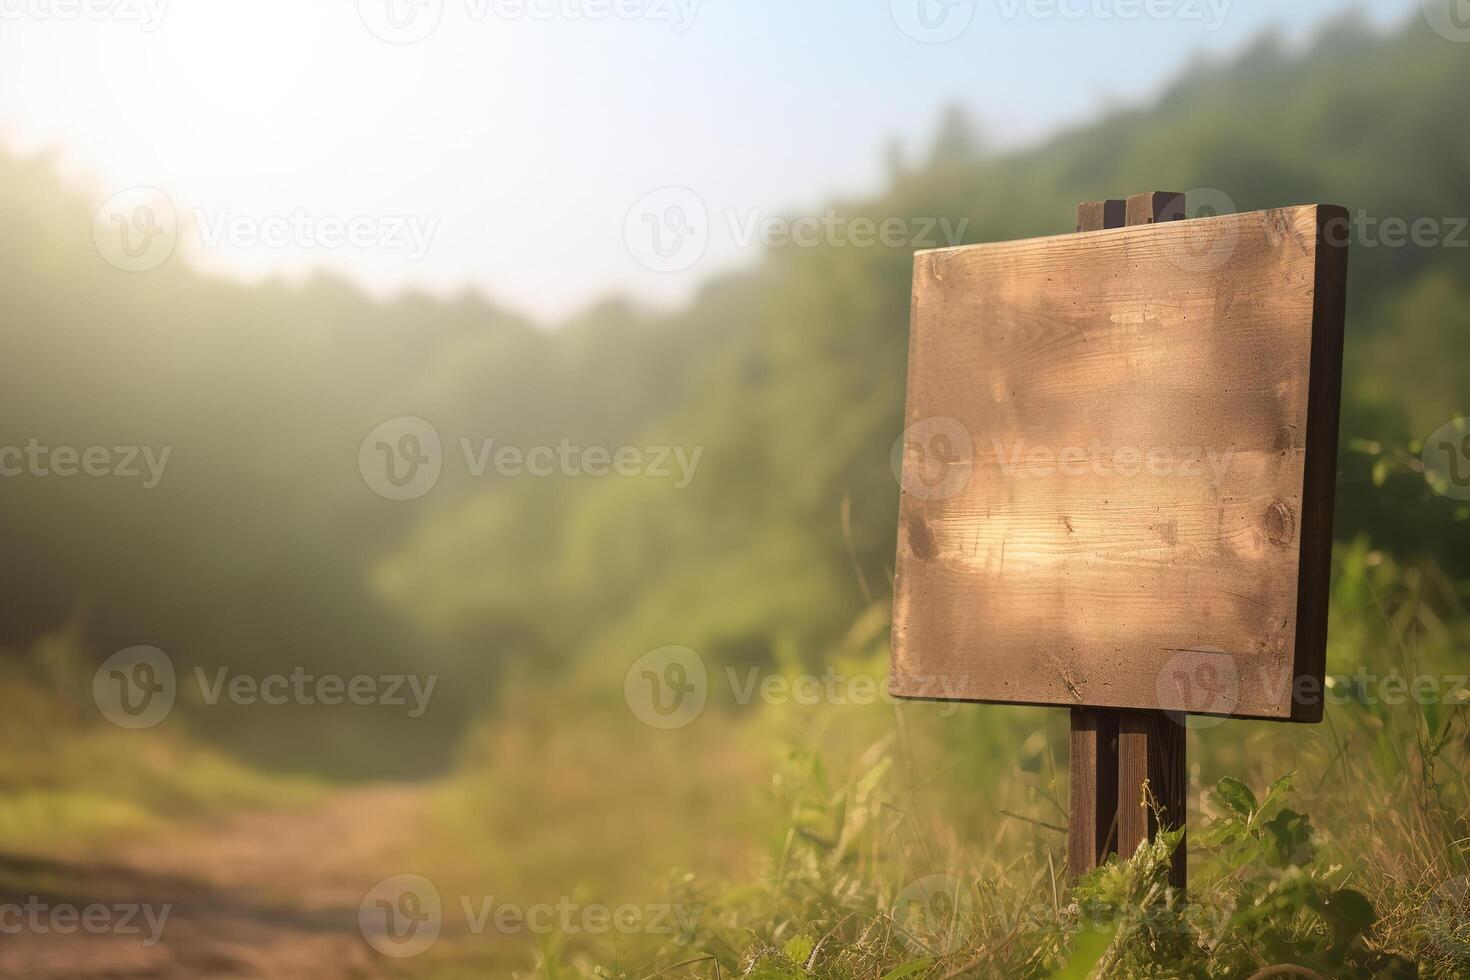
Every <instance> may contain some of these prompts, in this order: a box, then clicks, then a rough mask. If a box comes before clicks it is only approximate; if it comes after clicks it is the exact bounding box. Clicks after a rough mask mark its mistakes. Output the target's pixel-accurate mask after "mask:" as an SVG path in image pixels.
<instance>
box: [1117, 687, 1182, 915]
mask: <svg viewBox="0 0 1470 980" xmlns="http://www.w3.org/2000/svg"><path fill="white" fill-rule="evenodd" d="M1185 733H1186V729H1185V728H1184V726H1183V725H1179V724H1176V723H1175V722H1174V721H1172V720H1171V719H1170V718H1169V716H1168V715H1166V714H1164V713H1163V712H1162V711H1124V712H1121V713H1120V714H1119V716H1118V792H1119V799H1118V803H1119V805H1118V853H1119V854H1120V855H1122V856H1123V857H1132V856H1133V854H1134V853H1135V852H1137V850H1138V847H1139V845H1140V844H1142V843H1143V842H1144V841H1146V840H1151V839H1153V836H1154V834H1155V833H1156V832H1157V831H1158V829H1159V827H1160V826H1164V827H1168V828H1171V829H1173V828H1180V827H1183V826H1185V822H1186V815H1187V809H1188V807H1187V799H1186V794H1187V791H1188V788H1189V784H1188V775H1187V773H1186V768H1185ZM1188 853H1189V849H1188V846H1187V842H1186V841H1181V842H1180V844H1179V846H1178V847H1177V848H1176V849H1175V851H1174V860H1173V863H1172V865H1171V866H1170V868H1169V883H1170V884H1172V885H1173V886H1174V887H1176V888H1184V887H1185V884H1186V881H1187V873H1188Z"/></svg>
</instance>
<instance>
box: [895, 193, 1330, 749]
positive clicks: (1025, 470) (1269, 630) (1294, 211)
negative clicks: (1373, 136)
mask: <svg viewBox="0 0 1470 980" xmlns="http://www.w3.org/2000/svg"><path fill="white" fill-rule="evenodd" d="M1174 198H1177V195H1175V196H1174ZM1174 198H1170V197H1169V196H1168V195H1163V194H1161V193H1159V192H1154V193H1153V194H1152V195H1138V196H1135V198H1132V199H1130V201H1129V210H1132V211H1134V212H1135V213H1136V214H1137V215H1138V216H1139V217H1140V218H1149V219H1151V220H1155V221H1157V220H1160V217H1161V216H1170V215H1172V213H1173V212H1172V211H1171V208H1173V207H1175V205H1174V204H1171V203H1170V202H1171V200H1173V199H1174ZM1178 206H1179V207H1182V202H1180V203H1179V204H1178ZM1339 217H1340V218H1341V219H1342V220H1344V221H1345V213H1344V212H1342V211H1341V209H1338V208H1330V207H1319V206H1309V207H1300V208H1287V209H1280V210H1273V211H1265V212H1255V213H1251V214H1243V215H1227V216H1223V217H1218V218H1208V219H1200V220H1194V221H1170V222H1168V223H1165V224H1153V225H1150V226H1148V227H1141V228H1122V229H1116V230H1103V231H1095V232H1084V233H1081V234H1076V235H1064V236H1058V237H1055V238H1048V239H1033V240H1029V241H1022V242H1009V243H1002V244H996V245H980V246H969V247H963V248H956V249H941V250H936V251H930V252H923V253H920V254H919V255H918V256H916V259H915V278H914V298H913V311H914V314H913V316H914V319H913V328H912V331H911V340H910V358H909V362H910V367H909V397H908V406H907V425H908V428H909V432H910V433H911V436H912V438H911V439H910V440H908V441H907V443H906V446H905V458H904V468H905V478H904V481H903V482H904V492H903V500H902V505H901V517H900V534H899V547H898V575H897V583H896V591H897V596H896V602H895V617H894V620H895V621H894V645H893V646H894V669H893V676H892V681H891V685H892V689H893V690H894V692H895V693H897V694H899V695H905V694H907V695H911V696H917V697H932V696H933V692H934V690H935V684H934V683H933V681H934V679H935V678H942V679H943V682H944V690H945V691H946V692H947V694H948V695H950V696H954V697H957V698H961V699H965V700H977V701H999V702H1019V703H1030V704H1055V705H1067V706H1105V707H1116V708H1128V709H1137V710H1151V709H1163V710H1170V711H1179V712H1198V713H1210V714H1230V715H1238V716H1245V717H1260V718H1294V719H1296V720H1315V717H1319V716H1320V711H1321V704H1320V699H1317V700H1316V702H1315V704H1312V705H1296V704H1294V703H1293V698H1292V688H1293V681H1294V679H1295V678H1296V677H1298V676H1301V675H1308V676H1316V677H1317V678H1318V679H1319V680H1320V672H1321V665H1322V647H1323V642H1324V639H1325V636H1324V634H1325V627H1324V622H1325V595H1326V585H1327V581H1326V568H1327V566H1326V557H1325V556H1326V551H1327V548H1326V542H1327V541H1329V540H1330V520H1331V517H1330V515H1331V499H1330V484H1331V482H1332V481H1331V475H1332V473H1333V466H1334V465H1335V464H1334V457H1335V444H1336V431H1335V430H1336V425H1335V423H1336V417H1337V416H1336V399H1337V395H1338V391H1339V381H1338V373H1340V372H1338V371H1334V370H1332V366H1333V365H1334V364H1336V365H1340V362H1341V331H1342V327H1341V313H1342V301H1341V291H1342V281H1343V274H1344V273H1343V266H1344V258H1343V252H1344V251H1345V249H1343V248H1338V247H1334V246H1332V245H1331V244H1330V243H1329V242H1328V241H1327V238H1326V236H1325V234H1324V227H1325V226H1326V225H1327V223H1328V222H1329V221H1332V220H1335V219H1338V218H1339ZM1079 218H1080V215H1079ZM1222 244H1223V245H1224V246H1225V247H1223V248H1222ZM1327 294H1331V295H1327ZM936 427H937V430H938V431H942V433H943V436H944V438H943V450H942V451H939V449H940V444H939V443H938V442H937V441H936V440H934V439H932V438H930V436H931V435H932V434H933V433H934V432H935V431H936ZM1201 658H1204V659H1206V660H1208V666H1209V667H1210V671H1209V677H1210V678H1211V681H1212V682H1211V683H1208V684H1206V683H1194V682H1193V681H1194V679H1195V678H1196V677H1197V676H1199V669H1198V668H1199V661H1200V660H1201Z"/></svg>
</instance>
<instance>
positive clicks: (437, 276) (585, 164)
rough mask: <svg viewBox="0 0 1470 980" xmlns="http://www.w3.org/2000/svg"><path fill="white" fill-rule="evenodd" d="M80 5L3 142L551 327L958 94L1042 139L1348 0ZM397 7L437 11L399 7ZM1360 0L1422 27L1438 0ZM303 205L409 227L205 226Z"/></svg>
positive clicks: (926, 131) (11, 22)
mask: <svg viewBox="0 0 1470 980" xmlns="http://www.w3.org/2000/svg"><path fill="white" fill-rule="evenodd" d="M65 2H66V0H0V10H3V11H4V15H3V18H0V92H3V93H4V95H3V98H0V138H3V139H4V141H5V142H7V143H8V144H10V145H11V146H14V147H20V148H23V149H34V148H52V149H55V150H57V151H59V154H60V159H61V162H62V164H63V166H64V169H65V170H66V172H67V174H68V177H69V179H71V180H72V181H74V182H76V183H77V184H78V186H80V187H82V188H83V189H84V190H85V191H86V193H88V194H89V195H91V196H92V197H93V198H94V199H95V200H96V201H97V202H98V203H99V204H100V203H101V202H102V201H104V200H105V199H106V198H108V197H109V196H110V195H111V194H112V193H114V192H116V191H119V190H122V189H125V188H128V187H131V186H134V185H150V186H153V187H157V188H160V189H162V190H163V191H165V192H166V193H167V195H168V196H169V198H170V199H171V200H172V202H173V203H174V205H175V207H176V210H177V214H178V219H179V225H180V228H181V229H182V230H181V233H180V240H181V244H180V246H179V250H178V253H177V254H176V255H175V256H174V257H173V258H172V259H170V260H169V261H188V262H191V263H194V264H196V265H198V266H200V267H202V268H205V269H208V270H210V271H213V272H218V273H220V274H226V275H232V276H243V277H246V278H258V277H260V276H264V275H276V274H285V275H291V276H297V275H300V274H302V273H303V271H304V270H307V269H309V268H313V267H318V268H330V269H333V270H337V271H339V272H341V273H342V274H344V275H347V276H349V277H351V278H353V279H354V280H355V281H358V282H359V283H361V284H362V285H363V286H364V287H365V288H368V289H370V290H372V291H373V292H375V293H377V294H379V295H390V294H391V293H392V292H394V291H395V290H398V289H401V288H403V287H404V286H407V285H421V286H424V287H426V288H430V289H433V290H435V291H442V292H454V291H457V290H460V289H463V288H464V287H465V286H466V285H473V286H475V287H476V288H478V289H480V290H481V291H483V292H484V293H485V294H486V295H488V296H490V297H492V298H493V299H495V300H496V301H499V302H502V303H505V304H507V305H509V306H512V307H514V308H517V309H521V310H524V311H527V312H529V313H531V314H533V315H535V316H538V317H541V318H544V319H546V320H547V321H548V322H551V321H554V320H555V319H557V318H559V317H563V316H565V315H567V314H569V313H572V312H575V311H576V310H578V309H580V308H582V307H584V306H586V305H587V304H588V303H590V302H592V301H594V300H596V299H597V298H599V297H600V296H603V295H606V294H608V293H611V292H622V293H627V294H631V295H634V296H637V297H639V298H642V299H644V300H647V301H649V302H656V303H670V302H679V301H681V300H682V299H683V298H684V297H686V296H687V295H688V294H689V293H690V291H691V290H692V289H693V288H694V287H695V286H696V285H697V284H698V283H699V282H700V281H702V280H703V279H704V278H706V277H707V276H708V275H709V274H710V273H711V272H713V271H716V270H719V269H722V268H728V267H730V266H732V265H737V264H739V263H742V262H749V261H752V260H753V259H754V257H755V253H756V249H755V248H754V247H749V246H747V247H742V246H741V245H740V244H739V242H738V241H737V240H736V239H738V237H739V236H738V235H735V234H732V228H731V227H730V222H729V221H728V220H727V215H728V214H729V213H730V212H738V213H739V214H741V215H742V216H748V215H750V214H751V213H752V212H755V213H759V214H772V215H774V214H783V213H790V212H793V211H797V212H801V211H806V212H813V213H817V214H820V213H821V212H820V206H821V204H822V202H823V201H824V200H826V199H827V198H828V197H830V196H831V195H833V194H838V193H843V194H846V193H851V192H855V191H864V190H869V189H873V188H875V187H876V186H877V184H878V182H879V180H880V174H881V172H882V147H883V145H884V143H885V142H886V141H887V140H888V139H889V138H892V137H897V138H898V139H900V140H901V141H902V143H903V144H904V145H905V146H906V147H909V148H911V149H917V148H922V147H924V146H926V145H927V143H928V141H929V140H930V138H931V137H932V134H933V130H934V126H935V122H936V119H937V116H938V113H939V111H940V109H941V107H943V106H944V105H945V104H949V103H955V102H959V103H963V104H964V105H966V106H967V107H969V109H970V110H971V112H972V115H973V116H974V118H975V119H976V120H977V121H978V122H979V123H981V124H982V126H983V127H984V128H985V130H986V131H987V133H988V135H989V138H990V139H991V140H992V142H994V143H997V144H1000V145H1016V144H1020V143H1024V142H1027V141H1030V140H1034V139H1036V138H1038V137H1040V136H1042V135H1044V134H1047V133H1049V132H1052V131H1054V130H1055V129H1056V128H1058V127H1059V126H1063V125H1065V124H1067V123H1068V122H1069V121H1072V120H1077V119H1081V118H1085V117H1087V116H1089V115H1091V114H1093V113H1096V112H1098V111H1099V110H1100V109H1102V108H1104V107H1107V106H1110V105H1116V104H1130V103H1136V102H1138V101H1141V100H1143V99H1146V98H1147V97H1148V96H1149V95H1150V94H1151V93H1153V92H1155V91H1157V89H1158V88H1159V87H1160V85H1162V84H1163V83H1164V82H1165V81H1167V79H1169V78H1170V77H1172V76H1174V75H1175V74H1176V73H1177V72H1178V71H1179V70H1180V68H1181V66H1182V65H1183V64H1184V63H1185V62H1186V61H1187V60H1188V59H1190V58H1192V57H1195V56H1198V55H1200V54H1205V55H1214V56H1225V55H1228V54H1229V53H1230V52H1232V51H1235V50H1237V49H1238V48H1239V47H1240V46H1241V45H1242V44H1244V43H1246V42H1247V41H1248V40H1249V39H1250V38H1252V37H1253V36H1255V35H1257V34H1258V33H1259V32H1261V31H1263V30H1265V29H1266V28H1267V27H1269V26H1271V25H1277V26H1280V27H1281V28H1282V29H1283V30H1284V31H1285V33H1286V34H1287V36H1288V37H1290V38H1296V39H1301V38H1303V37H1305V36H1308V35H1309V33H1310V30H1311V28H1312V26H1313V25H1314V24H1316V23H1317V22H1319V21H1320V20H1321V19H1322V18H1323V17H1324V16H1327V15H1330V14H1332V13H1334V12H1337V11H1339V10H1340V9H1341V7H1342V5H1341V4H1340V3H1336V2H1332V0H1291V2H1290V3H1285V2H1272V0H923V2H924V3H926V4H929V5H930V6H929V7H928V8H927V10H928V12H929V14H930V15H931V16H930V17H929V20H928V23H930V24H931V25H937V26H936V27H935V28H933V29H934V30H937V31H938V32H940V33H941V34H942V33H945V32H951V33H952V32H954V31H955V30H956V29H957V27H958V26H964V25H965V24H967V25H968V26H965V29H964V30H963V31H962V32H960V33H958V35H957V36H956V37H954V38H953V39H952V40H949V41H947V42H946V43H925V42H924V41H922V40H917V39H915V37H914V36H911V34H919V35H925V34H926V31H927V30H928V29H925V28H923V27H922V22H921V21H919V20H917V19H916V18H915V14H916V7H915V4H916V3H918V2H920V0H330V2H327V0H311V2H308V0H172V2H171V3H170V2H168V0H104V2H110V3H115V4H117V5H118V6H117V7H116V8H115V10H113V15H112V16H110V17H108V18H106V19H101V20H87V19H76V20H72V19H62V18H61V17H60V16H59V15H58V13H57V11H58V9H61V8H57V7H55V6H54V5H55V4H58V3H65ZM390 2H391V3H394V4H399V5H402V4H411V3H420V4H424V5H425V6H424V7H423V8H422V9H416V8H414V7H412V6H398V7H396V8H395V12H397V13H398V14H400V15H401V16H400V18H399V20H398V21H396V22H391V21H388V20H387V19H385V14H386V12H387V7H386V4H388V3H390ZM585 2H592V3H594V4H596V3H599V2H600V3H602V4H604V5H605V6H604V8H603V9H604V10H612V9H621V10H624V11H629V12H633V13H637V14H638V16H636V17H634V18H632V19H622V18H620V17H618V16H616V15H612V14H610V13H609V14H608V15H607V16H604V17H601V18H597V17H592V16H588V15H586V14H583V15H580V16H574V15H572V14H569V11H570V12H573V13H575V12H576V11H579V10H581V11H588V10H591V11H592V12H593V13H595V12H596V10H597V8H595V7H594V8H586V7H582V6H580V5H579V3H585ZM945 2H948V3H952V4H955V5H956V6H954V7H953V8H946V7H943V6H941V4H942V3H945ZM1120 3H1121V4H1122V5H1123V6H1122V7H1120V6H1118V4H1120ZM525 4H530V5H531V6H530V10H527V9H526V8H525V6H524V5H525ZM681 4H682V5H683V7H682V8H681V6H680V5H681ZM691 4H693V6H692V7H691V6H690V5H691ZM1212 4H1213V6H1212ZM1129 5H1132V6H1134V7H1136V8H1141V9H1143V10H1144V11H1145V13H1144V14H1143V15H1142V16H1137V17H1125V16H1121V13H1122V12H1123V10H1124V9H1125V8H1127V7H1128V6H1129ZM1362 6H1363V7H1364V9H1365V10H1366V12H1367V13H1368V15H1369V17H1370V18H1371V19H1372V20H1373V21H1374V22H1375V23H1379V24H1385V25H1388V24H1391V25H1395V26H1396V25H1398V24H1399V23H1403V22H1407V21H1409V20H1410V19H1413V20H1414V21H1415V22H1418V23H1420V24H1421V26H1422V22H1420V21H1419V4H1418V3H1417V2H1415V0H1370V2H1368V3H1365V4H1363V5H1362ZM1150 9H1152V10H1154V11H1156V12H1162V13H1163V14H1165V16H1152V17H1151V16H1149V15H1148V14H1147V13H1146V11H1148V10H1150ZM531 11H534V12H535V16H533V15H532V12H531ZM1064 12H1065V13H1064ZM665 13H668V14H669V15H670V16H669V18H664V17H663V16H662V15H663V14H665ZM414 14H417V15H418V18H417V19H415V18H414V16H412V15H414ZM690 14H692V16H689V15H690ZM943 14H948V15H949V16H950V18H955V17H958V18H959V20H955V19H948V20H946V19H945V18H944V17H943V16H941V15H943ZM971 14H972V16H971ZM135 17H136V18H137V19H133V18H135ZM425 18H428V19H427V20H426V19H425ZM436 18H437V19H436ZM686 18H687V23H684V22H683V20H684V19H686ZM1217 21H1218V22H1217ZM394 23H397V24H398V25H400V28H401V29H396V28H395V27H394V26H393V24H394ZM404 25H406V26H404ZM901 25H907V26H908V27H909V28H910V33H905V30H904V29H903V26H901ZM430 26H432V27H433V28H434V29H433V30H431V31H428V33H427V35H426V36H424V37H423V38H422V39H420V40H417V41H415V42H413V43H389V41H385V40H383V38H382V37H380V36H379V35H382V34H386V35H388V36H390V37H392V38H395V39H397V40H404V39H405V38H406V36H407V35H406V34H405V33H404V31H407V32H408V34H413V33H422V32H423V31H424V30H426V29H427V27H430ZM1426 29H1427V28H1426ZM375 30H376V31H377V33H374V31H375ZM1446 43H1448V42H1446ZM670 186H674V187H682V188H688V189H690V190H692V191H694V192H695V193H696V194H697V197H698V200H699V201H700V203H701V204H702V205H704V206H705V207H706V208H707V209H708V216H709V218H710V224H709V228H708V232H709V244H708V248H707V250H706V251H705V252H704V253H703V256H702V258H700V260H699V261H697V262H694V263H692V264H691V265H690V266H689V267H688V268H683V269H681V270H679V271H677V272H656V271H653V270H651V269H649V268H647V267H646V265H645V264H640V262H639V260H638V259H639V256H638V250H637V248H631V249H630V248H629V246H628V243H627V241H626V240H625V239H626V237H627V236H626V234H625V229H626V227H627V224H628V223H627V221H626V219H627V218H628V216H629V211H630V208H633V207H634V205H635V203H636V202H638V201H639V200H640V199H641V198H643V197H644V195H646V194H649V193H650V192H653V191H656V190H658V189H660V188H664V187H670ZM292 214H297V215H304V217H305V218H306V219H308V220H319V219H321V218H324V217H325V218H333V217H336V218H342V219H347V218H352V217H356V216H368V217H369V218H373V219H375V220H379V221H380V222H381V231H382V236H381V237H382V239H383V240H382V241H378V243H377V245H376V246H370V245H365V244H364V245H361V246H359V247H351V246H338V245H334V244H332V243H330V242H324V241H320V240H318V239H317V238H313V237H311V235H310V234H308V235H307V236H306V237H304V238H301V237H299V236H298V237H293V238H292V240H291V242H290V243H288V244H286V245H284V246H278V245H262V244H260V243H258V242H250V241H248V240H243V239H242V240H241V242H238V243H237V244H235V245H231V244H229V243H228V242H217V243H216V244H214V245H213V246H210V245H209V244H208V243H207V242H201V241H199V239H200V237H201V235H200V229H201V227H203V228H205V229H215V230H218V229H219V228H221V227H226V226H233V225H232V223H235V224H239V223H243V224H245V225H247V226H251V225H253V226H255V227H257V228H259V227H260V226H262V225H265V224H268V223H269V220H270V219H272V218H275V217H279V216H290V215H292ZM399 216H412V217H414V218H416V219H417V220H418V221H419V223H420V227H421V228H424V229H428V228H429V227H430V226H432V228H431V233H430V235H429V237H428V238H427V240H426V241H424V242H422V243H421V244H423V245H424V246H425V247H424V248H423V250H422V251H423V254H422V256H419V257H416V252H415V250H414V249H413V248H411V247H407V246H404V247H400V244H401V243H402V236H400V237H399V239H398V240H397V243H395V241H394V240H393V239H392V229H391V227H389V226H390V225H391V224H392V223H393V220H394V219H395V218H397V217H399ZM247 238H248V236H247ZM375 241H376V239H375Z"/></svg>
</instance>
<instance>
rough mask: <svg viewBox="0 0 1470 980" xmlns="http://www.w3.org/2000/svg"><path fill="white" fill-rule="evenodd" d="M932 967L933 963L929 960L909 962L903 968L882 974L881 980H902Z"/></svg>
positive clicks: (895, 968)
mask: <svg viewBox="0 0 1470 980" xmlns="http://www.w3.org/2000/svg"><path fill="white" fill-rule="evenodd" d="M933 965H934V961H933V960H931V959H920V960H909V961H908V962H907V963H905V964H903V966H896V967H894V968H893V969H891V970H889V971H888V972H887V973H885V974H883V980H903V978H904V977H911V976H913V975H914V974H915V973H923V972H924V971H925V970H927V969H929V967H931V966H933Z"/></svg>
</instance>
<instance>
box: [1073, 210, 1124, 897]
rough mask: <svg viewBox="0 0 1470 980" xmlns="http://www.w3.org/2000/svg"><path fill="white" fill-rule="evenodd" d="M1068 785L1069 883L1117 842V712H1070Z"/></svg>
mask: <svg viewBox="0 0 1470 980" xmlns="http://www.w3.org/2000/svg"><path fill="white" fill-rule="evenodd" d="M1125 208H1126V205H1125V203H1124V202H1123V201H1121V200H1110V201H1084V202H1083V203H1081V204H1079V205H1077V230H1078V231H1100V230H1102V229H1104V228H1121V227H1123V224H1124V221H1125V220H1126V211H1125ZM1069 769H1070V775H1071V784H1072V814H1071V826H1070V828H1069V829H1068V832H1067V867H1068V870H1069V871H1070V872H1071V875H1072V877H1073V878H1077V877H1079V876H1081V875H1084V874H1086V873H1087V872H1089V871H1091V870H1092V869H1093V868H1096V867H1097V866H1098V865H1100V864H1102V863H1104V862H1105V861H1107V859H1108V855H1109V854H1112V853H1114V852H1115V851H1116V850H1117V840H1118V771H1119V770H1118V712H1116V711H1110V710H1108V709H1106V708H1073V709H1072V745H1071V762H1070V765H1069Z"/></svg>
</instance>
